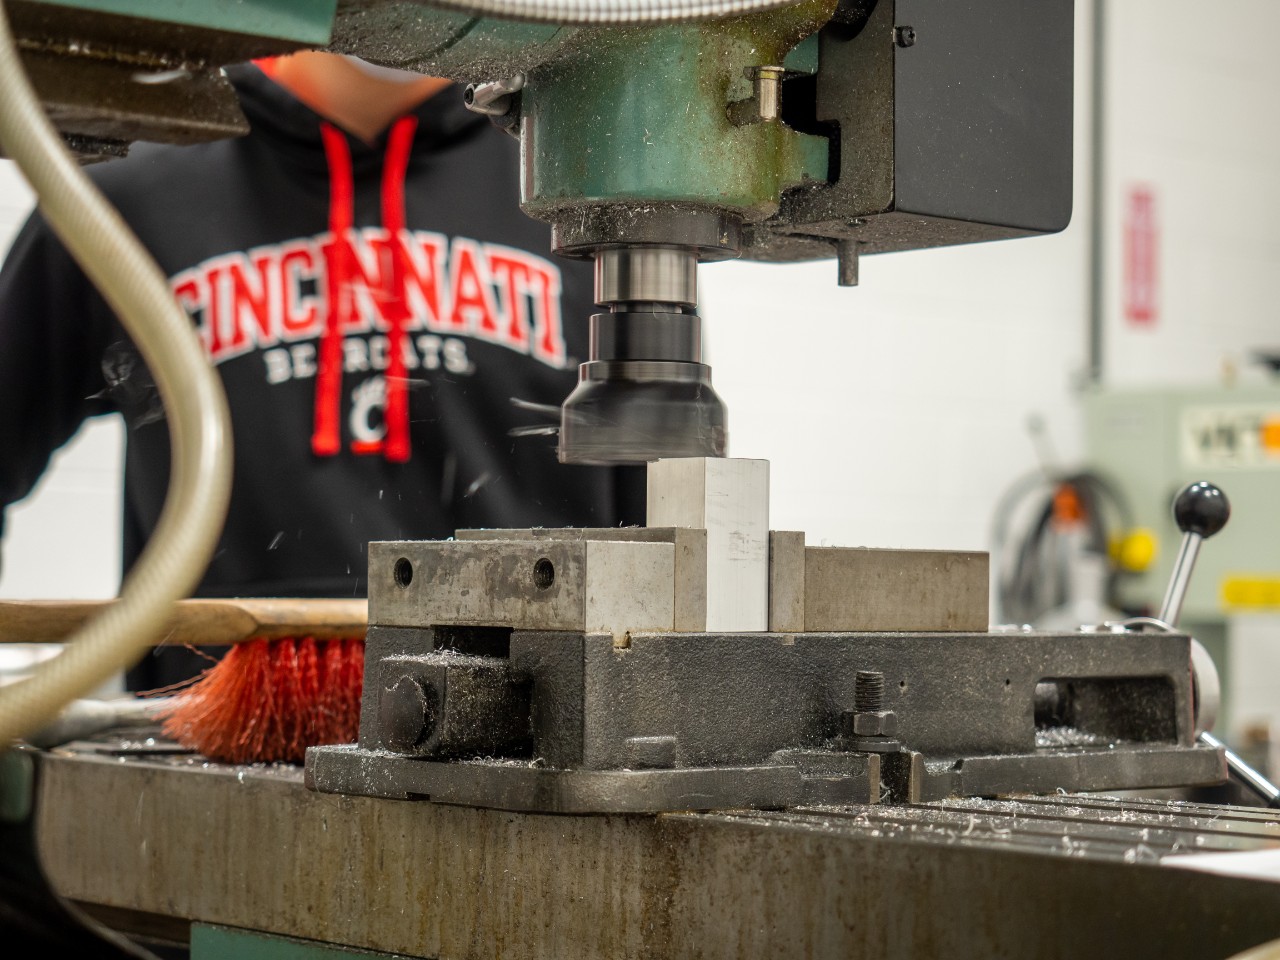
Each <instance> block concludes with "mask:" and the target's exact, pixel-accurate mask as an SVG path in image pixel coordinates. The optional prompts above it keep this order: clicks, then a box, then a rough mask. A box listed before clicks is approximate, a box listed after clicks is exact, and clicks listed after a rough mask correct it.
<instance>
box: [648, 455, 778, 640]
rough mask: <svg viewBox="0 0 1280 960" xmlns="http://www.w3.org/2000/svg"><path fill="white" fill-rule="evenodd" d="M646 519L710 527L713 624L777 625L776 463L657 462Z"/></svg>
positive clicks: (748, 628)
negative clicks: (772, 499)
mask: <svg viewBox="0 0 1280 960" xmlns="http://www.w3.org/2000/svg"><path fill="white" fill-rule="evenodd" d="M646 525H647V526H650V527H692V528H694V529H701V530H706V531H707V620H706V629H707V630H733V631H740V632H754V631H763V630H767V629H769V462H768V461H767V460H734V459H722V458H715V457H691V458H688V459H679V460H658V461H656V462H655V463H651V464H649V471H648V506H647V519H646Z"/></svg>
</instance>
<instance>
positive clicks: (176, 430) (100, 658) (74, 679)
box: [0, 9, 231, 749]
mask: <svg viewBox="0 0 1280 960" xmlns="http://www.w3.org/2000/svg"><path fill="white" fill-rule="evenodd" d="M0 146H3V147H4V150H5V152H6V153H7V154H8V156H9V157H10V158H12V159H13V160H14V161H16V162H17V164H18V167H19V168H20V169H21V170H22V172H23V174H24V175H25V176H26V178H27V180H28V182H29V183H30V184H31V187H32V189H33V190H34V191H35V194H36V198H37V200H38V202H39V204H40V209H41V210H42V212H43V213H44V216H45V218H46V219H47V220H48V222H49V224H50V226H51V227H52V228H53V230H54V232H55V233H56V234H57V235H58V237H59V239H61V240H62V242H63V244H65V245H66V247H67V249H68V250H69V251H70V252H71V254H72V256H73V257H75V259H76V261H77V262H78V263H79V264H80V266H81V267H82V268H83V269H84V271H85V273H86V274H87V275H88V277H89V279H90V280H92V281H93V283H94V285H95V286H97V288H98V289H99V290H100V291H101V292H102V295H103V297H104V298H105V299H106V301H107V303H108V304H109V305H110V306H111V308H112V309H113V310H114V311H115V312H116V314H117V316H119V318H120V320H121V322H122V323H123V324H124V326H125V329H126V330H127V331H128V332H129V335H130V336H131V337H132V338H133V340H134V342H135V343H136V344H137V346H138V349H139V350H140V351H141V353H142V355H143V357H144V358H145V359H146V362H147V365H148V367H149V368H150V370H151V373H152V375H153V376H154V378H155V381H156V385H157V387H158V388H159V390H160V397H161V399H162V400H163V402H164V406H165V411H166V414H167V417H168V421H169V429H170V433H171V440H172V459H171V465H170V482H169V492H168V496H167V497H166V500H165V505H164V510H163V511H162V513H161V515H160V520H159V523H158V524H157V525H156V530H155V533H154V535H153V536H152V538H151V540H150V542H149V543H148V544H147V547H146V549H145V550H144V551H143V553H142V556H141V557H139V559H138V562H137V563H136V564H135V565H134V567H133V569H132V570H131V571H130V573H129V575H128V576H127V577H126V578H125V583H124V589H123V590H122V592H121V596H120V600H119V601H118V602H117V603H115V604H112V606H111V607H109V608H108V609H107V610H106V611H105V612H104V613H102V614H101V615H100V616H98V617H97V618H95V619H94V620H92V621H91V622H90V623H88V624H86V625H85V626H84V627H83V628H81V629H80V630H79V631H78V632H77V633H76V634H75V635H73V636H72V637H71V638H70V639H69V641H68V643H67V645H66V647H65V648H64V649H63V651H62V652H61V653H60V654H59V655H58V656H56V657H54V658H53V659H51V660H48V661H46V662H45V663H43V664H42V665H41V666H40V667H39V668H37V669H36V671H35V672H34V673H33V674H32V676H31V677H30V678H28V679H26V680H20V681H18V682H16V683H13V684H9V685H8V686H5V687H4V688H2V689H0V749H3V748H4V747H5V746H6V745H8V744H9V743H10V742H12V741H13V740H14V739H16V738H18V737H21V736H22V735H23V734H24V733H29V732H31V731H32V730H35V729H37V728H39V727H41V726H43V725H44V724H46V723H48V722H49V721H50V720H51V719H52V718H53V717H54V716H56V715H57V713H58V711H59V710H60V709H61V708H62V707H63V706H64V705H65V704H67V703H69V702H70V701H71V700H73V699H75V698H76V697H80V696H83V695H85V694H86V693H88V692H89V691H91V690H93V689H94V688H96V687H98V686H100V685H101V684H103V683H104V682H106V681H107V680H108V679H109V678H110V677H111V676H112V675H113V674H114V673H115V672H116V671H117V670H119V669H121V668H122V667H124V666H126V665H128V664H130V663H132V662H133V661H134V660H136V659H137V658H138V657H139V656H140V655H141V654H142V653H143V651H144V650H146V649H147V647H149V646H150V645H151V644H152V643H153V641H154V640H155V639H156V637H157V636H158V635H159V634H160V632H161V631H162V630H163V628H164V625H165V622H166V621H167V620H168V618H169V616H170V613H171V605H172V603H173V601H175V600H177V599H180V598H182V597H185V596H187V595H188V594H189V593H190V592H191V590H192V589H193V588H194V587H195V585H196V584H197V583H198V582H199V580H200V577H201V575H202V574H203V572H204V570H205V567H206V566H207V565H208V562H209V558H210V557H211V556H212V555H213V551H214V548H215V547H216V545H217V542H218V536H219V533H220V532H221V529H222V522H223V520H224V519H225V517H226V512H227V502H228V499H229V497H230V490H231V454H230V451H231V424H230V417H229V414H228V412H227V401H226V396H225V394H224V393H223V390H222V383H221V381H220V380H219V378H218V376H217V374H216V373H215V372H214V370H213V369H212V367H211V366H210V364H209V362H208V360H207V359H206V358H205V354H204V350H203V348H202V347H201V344H200V341H199V339H198V337H197V336H196V333H195V330H194V328H193V327H192V324H191V320H190V318H189V317H188V316H187V315H186V313H185V311H183V309H182V308H181V307H180V306H179V305H178V304H177V302H176V301H175V300H174V298H173V296H172V294H171V293H170V292H169V284H168V281H167V280H166V279H165V277H164V275H163V274H162V273H161V271H160V269H159V267H158V266H157V265H156V263H155V261H154V260H152V258H151V256H150V254H148V253H147V251H146V250H145V249H144V248H143V246H142V244H141V243H140V242H139V240H138V238H137V237H136V236H134V234H133V231H131V230H130V229H129V227H128V226H127V225H126V224H125V222H124V220H123V219H122V218H121V217H120V215H119V214H118V213H117V212H116V211H115V209H114V208H113V207H112V206H111V205H110V204H109V203H108V202H107V200H106V199H105V198H104V197H103V196H102V194H101V193H100V192H99V191H98V189H97V188H96V187H95V186H94V185H93V184H92V183H91V182H90V180H89V178H88V177H86V176H85V175H84V172H83V171H82V170H81V169H80V167H79V165H78V164H76V162H75V161H74V160H73V159H72V158H71V156H70V155H69V154H68V153H67V151H66V149H65V148H64V146H63V144H62V141H61V137H60V136H59V135H58V133H57V131H56V130H55V129H54V128H53V125H52V124H51V123H50V122H49V119H48V118H47V117H46V116H45V113H44V110H43V108H42V107H41V105H40V101H39V99H38V98H37V96H36V93H35V91H34V90H33V89H32V87H31V84H30V82H29V81H28V80H27V76H26V72H25V70H24V69H23V66H22V61H21V59H20V58H19V54H18V50H17V47H16V45H15V43H14V39H13V33H12V31H11V29H10V27H9V20H8V16H7V15H6V14H5V12H4V11H3V9H0Z"/></svg>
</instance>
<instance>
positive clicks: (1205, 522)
mask: <svg viewBox="0 0 1280 960" xmlns="http://www.w3.org/2000/svg"><path fill="white" fill-rule="evenodd" d="M1230 517H1231V504H1230V502H1229V501H1228V500H1227V495H1226V494H1225V493H1223V492H1222V490H1221V489H1220V488H1219V487H1216V486H1214V485H1213V484H1212V483H1207V482H1205V481H1204V480H1201V481H1200V482H1199V483H1193V484H1190V485H1188V486H1186V487H1184V488H1183V489H1182V492H1181V493H1179V494H1178V497H1177V499H1176V500H1174V501H1173V521H1174V523H1176V524H1177V525H1178V529H1179V530H1181V531H1182V532H1183V533H1194V534H1196V536H1198V537H1200V538H1201V539H1208V538H1209V537H1212V536H1213V535H1214V534H1215V533H1217V532H1218V531H1219V530H1221V529H1222V528H1223V527H1225V526H1226V525H1227V520H1228V519H1230Z"/></svg>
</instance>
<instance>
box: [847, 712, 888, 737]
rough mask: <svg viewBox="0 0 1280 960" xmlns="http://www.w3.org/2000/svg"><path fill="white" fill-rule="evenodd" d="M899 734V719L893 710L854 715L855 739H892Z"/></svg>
mask: <svg viewBox="0 0 1280 960" xmlns="http://www.w3.org/2000/svg"><path fill="white" fill-rule="evenodd" d="M897 732H898V717H897V715H896V714H894V712H893V711H892V710H877V711H876V712H874V713H855V714H854V715H853V735H854V736H855V737H891V736H893V735H894V734H895V733H897Z"/></svg>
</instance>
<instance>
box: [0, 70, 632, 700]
mask: <svg viewBox="0 0 1280 960" xmlns="http://www.w3.org/2000/svg"><path fill="white" fill-rule="evenodd" d="M268 72H269V73H270V74H271V75H270V76H268ZM227 73H228V76H229V77H230V79H231V82H232V83H233V84H234V86H235V88H236V90H237V93H238V95H239V98H240V102H241V105H242V107H243V109H244V112H245V114H246V116H247V118H248V121H249V125H250V132H249V133H248V135H246V136H244V137H242V138H238V139H231V140H222V141H217V142H212V143H208V144H203V145H198V146H189V147H167V146H156V145H145V144H138V145H135V146H134V148H133V149H132V151H131V155H130V156H129V157H128V158H127V159H126V160H123V161H113V162H110V163H107V164H104V165H102V166H100V167H95V168H92V175H93V177H94V179H95V180H96V182H97V183H98V185H99V186H100V187H101V188H102V190H103V191H104V192H105V194H106V195H107V197H108V198H109V199H110V200H111V201H112V202H113V203H114V204H115V205H116V206H117V207H118V208H119V209H120V211H121V212H122V214H123V215H124V216H125V218H126V220H127V221H128V222H129V223H130V224H131V226H132V227H133V228H134V230H135V231H136V232H137V233H138V236H139V237H140V238H141V240H142V241H143V243H144V244H145V245H146V246H147V247H148V248H149V249H150V250H151V251H152V253H153V254H154V255H155V257H156V259H157V261H158V262H159V264H160V266H161V268H162V270H163V271H164V272H165V274H166V275H167V276H168V277H169V278H170V284H171V287H172V290H173V292H174V295H175V296H176V297H177V299H178V301H179V302H180V303H181V304H182V305H183V306H184V307H185V308H186V310H187V312H188V313H189V314H190V316H191V318H192V321H193V323H194V324H195V325H196V327H197V328H198V331H199V335H200V337H201V338H202V341H203V343H204V346H205V348H206V350H207V352H208V355H209V358H210V360H211V361H212V362H213V363H214V364H215V365H216V367H217V370H218V372H219V374H220V375H221V378H222V381H223V383H224V385H225V387H226V392H227V396H228V399H229V403H230V407H231V412H232V426H233V432H234V436H235V449H234V458H235V468H234V469H235V474H234V480H233V492H232V500H231V507H230V512H229V515H228V517H227V521H226V525H225V528H224V531H223V534H222V538H221V541H220V543H219V546H218V549H217V551H216V553H215V555H214V557H213V560H212V562H211V563H210V565H209V568H208V571H207V572H206V574H205V576H204V578H203V580H202V582H201V583H200V585H199V587H198V589H197V590H196V592H195V595H196V596H202V597H217V596H300V597H320V596H336V597H342V596H348V597H349V596H361V595H363V594H364V592H365V589H366V582H365V577H366V544H367V543H368V542H369V541H370V540H396V539H435V538H443V537H449V536H451V535H452V534H453V533H454V531H455V530H456V529H459V528H470V527H528V526H561V525H574V526H611V525H616V524H619V523H639V522H642V521H643V502H642V501H643V479H642V478H638V477H637V476H636V471H635V470H622V469H618V468H599V467H573V466H565V465H561V464H560V463H559V462H558V461H557V459H556V455H555V445H554V437H553V436H550V434H551V433H552V432H553V431H552V429H551V424H552V421H553V419H554V417H553V416H552V413H553V411H552V410H551V408H552V407H553V406H555V405H558V404H559V403H560V402H561V401H562V400H563V399H564V397H565V396H567V395H568V393H569V392H570V390H571V389H572V387H573V385H574V383H575V375H574V370H575V364H576V363H577V362H578V361H579V359H585V357H586V355H587V349H588V342H587V337H588V333H587V318H588V316H589V314H590V313H591V312H592V278H591V271H590V269H589V268H588V267H587V265H585V264H581V263H576V262H570V261H567V260H555V259H553V258H552V256H551V254H550V252H549V250H550V231H549V229H548V228H547V227H546V226H545V225H543V224H541V223H539V222H537V221H534V220H532V219H530V218H528V217H526V216H524V215H523V214H522V213H521V212H520V210H519V207H518V176H517V166H518V144H517V143H516V141H515V140H513V139H512V138H510V137H509V136H507V135H506V134H504V133H503V132H501V131H500V130H497V129H496V128H494V127H493V126H492V125H491V124H490V123H489V121H488V120H487V119H486V118H484V117H481V116H478V115H475V114H472V113H470V112H468V111H467V110H466V109H465V107H464V105H463V103H462V98H461V96H460V95H459V94H458V92H457V90H456V89H451V88H450V86H449V84H448V82H447V81H442V80H440V79H438V78H429V77H421V76H418V75H416V74H399V73H398V72H396V73H392V72H390V71H386V70H384V69H382V68H377V67H373V66H371V65H368V64H364V63H362V62H359V61H354V60H352V59H350V58H345V57H340V56H337V55H334V54H327V53H319V52H309V53H301V54H295V55H293V56H290V57H287V58H282V59H279V60H276V61H274V62H272V63H271V64H269V65H267V70H266V71H264V69H263V68H262V67H261V66H258V65H241V66H237V67H234V68H229V69H228V71H227ZM112 411H120V412H122V413H123V414H124V416H125V420H126V424H127V443H126V452H125V482H124V522H123V541H124V542H123V559H124V566H125V569H126V570H127V569H128V566H129V565H130V564H131V563H132V561H133V560H134V559H135V558H136V557H137V556H138V554H139V553H140V552H141V550H142V548H143V546H144V545H145V543H146V540H147V538H148V536H149V535H150V534H151V532H152V530H153V529H154V528H155V525H156V522H157V520H158V517H159V513H160V509H161V506H162V504H163V501H164V497H165V491H166V486H167V483H168V466H169V437H168V432H167V430H166V427H165V425H164V423H163V411H162V410H161V408H160V403H159V400H158V398H157V395H156V391H155V389H154V386H153V385H152V382H151V379H150V376H149V374H148V373H147V371H146V368H145V365H144V364H143V363H142V362H141V360H140V359H139V357H138V355H137V352H136V350H135V348H133V346H132V345H131V344H130V343H129V340H128V337H127V336H126V335H125V334H124V333H123V329H122V327H121V326H120V324H119V322H118V320H117V319H116V318H115V317H114V316H113V315H112V314H111V312H110V310H109V309H108V308H107V306H106V304H105V303H104V302H103V300H102V298H101V297H100V296H99V295H98V294H97V292H96V291H95V290H94V289H93V288H92V287H91V285H90V284H89V282H88V281H87V279H86V278H85V276H84V275H83V273H82V272H81V271H80V269H79V268H78V267H77V266H76V265H75V263H74V262H73V261H72V260H71V258H70V256H69V254H68V253H67V252H66V251H65V249H64V248H63V247H62V245H61V244H60V243H59V242H58V241H57V239H56V238H55V237H54V236H53V234H52V232H51V231H50V229H49V227H48V226H47V225H46V223H45V222H44V220H43V219H42V218H41V217H40V215H39V213H38V212H37V213H35V214H33V215H32V217H31V218H30V220H29V221H28V222H27V223H26V225H25V226H24V228H23V229H22V231H21V232H20V234H19V236H18V237H17V239H16V241H15V242H14V244H13V247H12V249H11V251H10V254H9V257H8V259H7V261H6V262H5V265H4V268H3V271H0V451H3V453H2V454H0V511H3V508H4V507H5V506H7V505H8V504H11V503H13V502H15V501H16V500H19V499H21V498H22V497H24V496H25V495H26V494H27V493H28V492H29V491H30V490H31V488H32V486H33V485H34V484H35V482H36V480H37V479H38V478H39V476H40V474H41V472H42V471H43V470H44V469H45V467H46V465H47V463H48V461H49V457H50V455H51V453H52V452H53V451H54V450H55V449H56V448H57V447H59V446H60V445H62V444H63V443H64V442H66V441H67V440H68V439H69V438H70V437H71V436H72V435H73V434H74V433H75V431H76V430H77V428H78V427H79V425H80V424H81V422H82V421H84V420H85V419H86V418H87V417H91V416H96V415H101V414H104V413H109V412H112ZM2 520H3V517H2V514H0V522H2ZM0 530H2V527H0ZM188 654H189V652H188V651H184V650H181V649H178V650H174V649H172V648H168V649H165V650H162V651H161V653H160V654H158V655H157V656H153V657H150V658H147V659H146V660H144V661H143V663H142V664H140V665H139V667H138V668H137V669H135V670H134V671H133V672H132V673H131V674H130V676H129V678H128V682H129V685H130V687H131V688H133V689H146V688H154V687H158V686H161V685H163V684H167V683H171V682H173V681H175V680H177V679H181V678H182V677H185V676H189V675H192V674H193V673H194V672H195V671H196V670H197V669H199V666H200V665H201V663H200V661H199V660H197V659H195V658H194V657H192V656H190V655H188Z"/></svg>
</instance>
